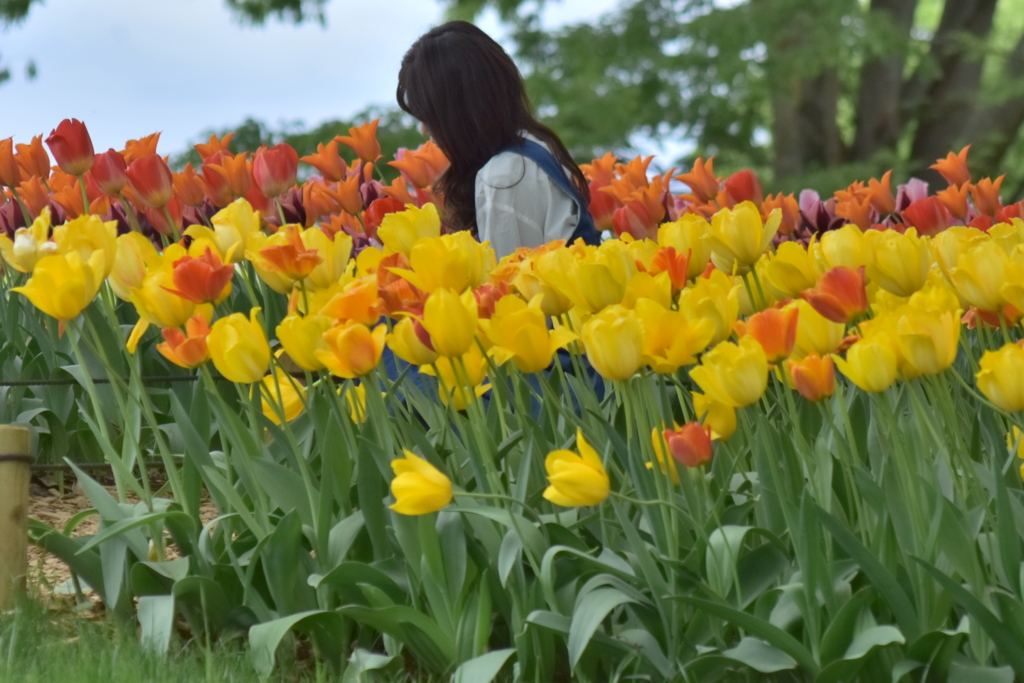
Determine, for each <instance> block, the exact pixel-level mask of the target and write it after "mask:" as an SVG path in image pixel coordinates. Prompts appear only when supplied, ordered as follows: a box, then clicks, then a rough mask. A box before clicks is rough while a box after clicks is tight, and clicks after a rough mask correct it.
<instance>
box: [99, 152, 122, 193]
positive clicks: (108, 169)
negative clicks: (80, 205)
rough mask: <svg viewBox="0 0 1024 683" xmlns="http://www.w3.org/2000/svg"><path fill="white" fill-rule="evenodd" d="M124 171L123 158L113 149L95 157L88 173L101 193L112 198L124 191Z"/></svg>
mask: <svg viewBox="0 0 1024 683" xmlns="http://www.w3.org/2000/svg"><path fill="white" fill-rule="evenodd" d="M126 169H127V165H126V164H125V163H124V157H123V156H121V155H120V154H118V153H117V152H115V151H114V150H113V149H108V150H107V151H106V152H103V154H97V155H96V158H95V160H94V161H93V164H92V170H91V171H90V172H91V173H92V179H93V180H95V181H96V184H97V185H98V186H99V188H100V189H101V190H103V193H104V194H108V195H110V196H111V197H114V196H116V195H117V193H118V192H120V191H121V190H123V189H124V186H125V184H127V182H128V176H127V175H125V170H126Z"/></svg>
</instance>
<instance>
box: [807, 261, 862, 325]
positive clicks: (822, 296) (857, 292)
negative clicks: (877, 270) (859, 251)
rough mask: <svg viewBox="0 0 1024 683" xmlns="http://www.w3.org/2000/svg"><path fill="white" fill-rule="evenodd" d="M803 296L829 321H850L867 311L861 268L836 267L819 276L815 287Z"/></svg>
mask: <svg viewBox="0 0 1024 683" xmlns="http://www.w3.org/2000/svg"><path fill="white" fill-rule="evenodd" d="M802 296H803V298H804V301H807V302H808V303H809V304H811V306H812V307H813V308H814V310H816V311H817V312H818V313H820V314H821V315H823V316H824V317H826V318H828V319H829V320H831V321H832V322H836V323H846V322H849V321H850V320H852V319H854V318H856V317H858V316H860V315H863V314H864V313H866V312H867V310H868V295H867V288H866V284H865V281H864V266H861V267H860V268H858V269H857V270H853V269H851V268H847V267H846V266H836V267H835V268H833V269H832V270H830V271H828V272H827V273H825V274H824V275H822V276H821V279H820V280H819V281H818V286H817V287H815V288H814V289H808V290H807V291H806V292H804V293H803V294H802Z"/></svg>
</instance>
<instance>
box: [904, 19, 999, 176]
mask: <svg viewBox="0 0 1024 683" xmlns="http://www.w3.org/2000/svg"><path fill="white" fill-rule="evenodd" d="M997 3H998V0H947V2H946V6H945V8H944V9H943V12H942V20H941V22H940V23H939V29H938V31H936V33H935V38H934V39H933V40H932V44H931V57H932V59H933V60H934V61H935V62H936V63H937V65H938V72H939V74H940V75H939V77H938V78H937V79H936V80H934V81H931V82H930V83H928V85H927V89H926V90H925V93H926V94H925V97H924V100H923V102H922V103H921V105H920V107H919V109H918V127H917V133H916V135H915V136H914V144H913V147H912V149H911V160H912V164H913V165H914V166H916V168H917V170H918V171H919V172H920V173H921V174H923V176H930V179H931V180H937V179H938V175H937V174H934V173H931V172H929V171H927V168H928V166H929V165H930V164H931V163H932V162H933V161H934V160H935V159H937V158H939V157H944V156H946V153H947V152H949V151H951V150H955V149H957V148H958V147H959V146H960V145H961V143H962V142H963V139H964V136H965V135H966V133H967V126H968V124H969V123H970V121H971V118H972V116H973V114H974V111H975V107H976V105H977V102H976V101H977V97H978V89H979V86H980V85H981V68H982V59H981V56H980V55H977V54H974V53H973V52H972V50H971V48H970V47H969V46H968V45H966V43H965V40H964V38H965V37H966V38H975V39H979V40H980V39H983V38H984V37H985V36H987V35H988V34H989V31H990V30H991V29H992V17H993V15H994V14H995V9H996V4H997ZM918 80H919V81H920V80H921V79H918Z"/></svg>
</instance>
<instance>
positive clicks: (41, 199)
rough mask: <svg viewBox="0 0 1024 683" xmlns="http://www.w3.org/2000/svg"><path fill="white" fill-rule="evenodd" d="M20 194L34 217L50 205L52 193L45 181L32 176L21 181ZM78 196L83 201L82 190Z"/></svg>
mask: <svg viewBox="0 0 1024 683" xmlns="http://www.w3.org/2000/svg"><path fill="white" fill-rule="evenodd" d="M18 195H19V196H20V197H21V201H22V202H24V204H25V206H26V207H27V208H28V212H29V215H31V216H32V218H35V217H36V216H38V215H39V214H40V213H41V212H42V210H43V207H46V206H49V205H50V193H49V192H47V191H46V188H45V187H44V186H43V182H42V181H41V180H40V179H39V177H38V176H32V177H31V178H29V179H28V180H23V181H21V184H20V185H18ZM78 197H79V201H81V197H82V193H81V192H79V193H78Z"/></svg>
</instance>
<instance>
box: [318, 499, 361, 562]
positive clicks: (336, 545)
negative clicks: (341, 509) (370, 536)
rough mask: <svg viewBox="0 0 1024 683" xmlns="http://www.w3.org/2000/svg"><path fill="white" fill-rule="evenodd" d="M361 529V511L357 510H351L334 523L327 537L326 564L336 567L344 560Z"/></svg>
mask: <svg viewBox="0 0 1024 683" xmlns="http://www.w3.org/2000/svg"><path fill="white" fill-rule="evenodd" d="M362 529H363V513H362V512H359V511H356V512H353V513H352V514H351V515H349V516H348V517H345V518H344V519H342V520H341V521H340V522H338V523H337V524H335V525H334V527H333V528H332V529H331V532H330V534H329V535H328V537H327V538H328V540H327V551H328V557H329V561H328V562H329V564H328V566H330V567H336V566H338V565H339V564H341V563H342V562H344V561H345V556H346V555H348V551H349V550H350V549H351V548H352V544H353V543H355V541H356V538H357V537H358V536H359V532H360V531H362Z"/></svg>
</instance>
